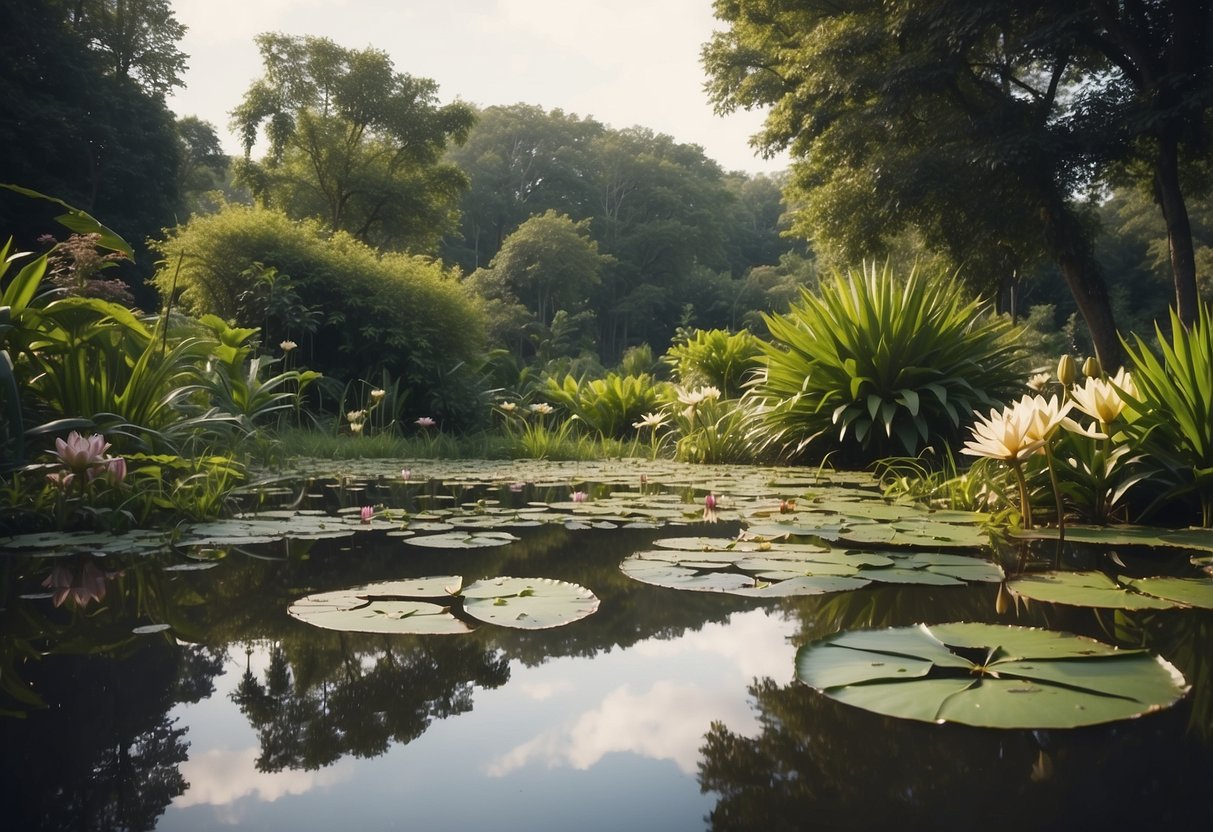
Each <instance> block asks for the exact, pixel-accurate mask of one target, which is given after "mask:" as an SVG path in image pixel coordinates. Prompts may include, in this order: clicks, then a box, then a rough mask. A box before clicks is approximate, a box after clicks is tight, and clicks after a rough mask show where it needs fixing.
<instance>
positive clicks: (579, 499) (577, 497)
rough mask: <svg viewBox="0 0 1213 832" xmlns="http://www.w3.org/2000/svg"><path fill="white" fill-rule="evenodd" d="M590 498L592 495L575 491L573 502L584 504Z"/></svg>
mask: <svg viewBox="0 0 1213 832" xmlns="http://www.w3.org/2000/svg"><path fill="white" fill-rule="evenodd" d="M589 498H590V495H589V494H586V493H585V492H584V491H574V492H573V502H574V503H584V502H585V501H586V500H588V499H589Z"/></svg>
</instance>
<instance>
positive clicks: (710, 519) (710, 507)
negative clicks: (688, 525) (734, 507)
mask: <svg viewBox="0 0 1213 832" xmlns="http://www.w3.org/2000/svg"><path fill="white" fill-rule="evenodd" d="M703 519H704V522H705V523H715V522H716V521H717V519H719V516H718V515H717V514H716V495H715V494H713V493H711V492H710V491H709V492H708V495H707V496H706V497H704V498H703Z"/></svg>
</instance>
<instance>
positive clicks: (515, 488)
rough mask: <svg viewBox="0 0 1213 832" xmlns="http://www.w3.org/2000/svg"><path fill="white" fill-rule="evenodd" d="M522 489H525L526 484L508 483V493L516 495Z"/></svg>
mask: <svg viewBox="0 0 1213 832" xmlns="http://www.w3.org/2000/svg"><path fill="white" fill-rule="evenodd" d="M524 488H526V483H523V482H512V483H510V491H513V492H514V493H515V494H517V493H518V492H519V491H521V490H522V489H524Z"/></svg>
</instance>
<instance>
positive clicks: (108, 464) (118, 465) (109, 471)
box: [88, 456, 126, 485]
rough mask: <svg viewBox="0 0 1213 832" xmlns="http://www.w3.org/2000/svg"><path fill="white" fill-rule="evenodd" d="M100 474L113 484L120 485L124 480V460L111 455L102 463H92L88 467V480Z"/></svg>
mask: <svg viewBox="0 0 1213 832" xmlns="http://www.w3.org/2000/svg"><path fill="white" fill-rule="evenodd" d="M101 476H104V477H105V478H106V479H108V480H109V481H110V482H112V483H113V484H114V485H121V484H122V483H123V482H125V481H126V460H125V459H123V458H122V457H120V456H113V457H110V458H108V459H106V460H105V464H104V465H94V466H93V467H92V468H89V469H88V478H89V479H90V480H93V479H95V478H97V477H101Z"/></svg>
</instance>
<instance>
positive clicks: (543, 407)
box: [531, 402, 554, 416]
mask: <svg viewBox="0 0 1213 832" xmlns="http://www.w3.org/2000/svg"><path fill="white" fill-rule="evenodd" d="M553 410H554V408H553V407H552V406H551V405H550V404H548V403H547V402H537V403H536V404H533V405H531V412H532V413H538V414H539V415H540V416H547V415H548V414H549V413H551V412H552V411H553Z"/></svg>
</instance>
